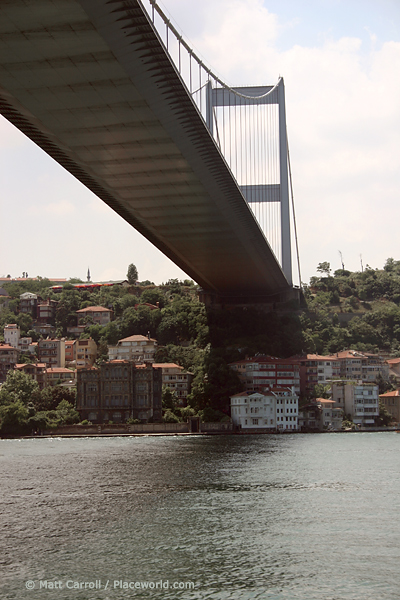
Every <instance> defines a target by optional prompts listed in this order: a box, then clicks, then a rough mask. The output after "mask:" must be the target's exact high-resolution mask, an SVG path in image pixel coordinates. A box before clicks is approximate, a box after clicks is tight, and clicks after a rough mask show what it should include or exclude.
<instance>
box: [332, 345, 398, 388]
mask: <svg viewBox="0 0 400 600" xmlns="http://www.w3.org/2000/svg"><path fill="white" fill-rule="evenodd" d="M335 356H337V358H338V359H339V360H340V378H341V379H350V380H351V379H352V380H357V381H364V382H366V383H368V382H372V381H376V378H377V377H378V375H381V376H382V377H383V379H385V380H388V379H389V364H388V363H387V361H386V360H385V359H384V358H383V357H382V356H379V355H377V354H370V353H366V352H358V351H357V350H344V351H343V352H338V353H337V354H336V355H335Z"/></svg>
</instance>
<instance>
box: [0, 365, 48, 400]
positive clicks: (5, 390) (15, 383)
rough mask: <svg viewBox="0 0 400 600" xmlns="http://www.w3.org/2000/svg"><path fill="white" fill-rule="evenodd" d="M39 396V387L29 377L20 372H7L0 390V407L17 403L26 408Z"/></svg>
mask: <svg viewBox="0 0 400 600" xmlns="http://www.w3.org/2000/svg"><path fill="white" fill-rule="evenodd" d="M38 395H40V391H39V386H38V383H37V381H35V380H34V379H33V378H32V377H31V376H30V375H27V374H26V373H23V372H22V371H9V372H8V373H7V377H6V380H5V382H4V383H3V385H2V386H1V388H0V405H3V406H4V405H9V404H13V403H15V402H17V401H20V402H22V404H23V405H24V406H27V405H28V404H29V403H30V402H34V401H35V399H36V398H37V396H38Z"/></svg>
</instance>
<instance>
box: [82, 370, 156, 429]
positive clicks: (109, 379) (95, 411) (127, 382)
mask: <svg viewBox="0 0 400 600" xmlns="http://www.w3.org/2000/svg"><path fill="white" fill-rule="evenodd" d="M161 391H162V371H161V369H158V368H154V367H153V366H152V365H151V364H150V363H146V364H142V365H138V364H135V363H134V362H133V361H126V360H113V361H109V362H105V363H103V364H102V365H101V366H100V367H98V368H96V367H92V368H88V369H78V371H77V410H78V411H79V414H80V416H81V418H82V419H88V421H91V422H92V423H105V422H108V421H113V422H115V423H122V422H126V421H127V420H128V419H138V420H140V421H141V422H142V423H147V422H148V421H150V420H152V421H161V417H162V412H161Z"/></svg>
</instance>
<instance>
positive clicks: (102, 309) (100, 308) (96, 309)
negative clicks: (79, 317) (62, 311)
mask: <svg viewBox="0 0 400 600" xmlns="http://www.w3.org/2000/svg"><path fill="white" fill-rule="evenodd" d="M76 312H77V313H83V312H112V311H111V310H110V309H109V308H105V307H104V306H88V307H87V308H81V309H80V310H77V311H76Z"/></svg>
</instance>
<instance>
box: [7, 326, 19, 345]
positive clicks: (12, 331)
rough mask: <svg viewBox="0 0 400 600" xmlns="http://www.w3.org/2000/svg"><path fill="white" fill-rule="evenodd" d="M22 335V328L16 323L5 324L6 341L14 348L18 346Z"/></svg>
mask: <svg viewBox="0 0 400 600" xmlns="http://www.w3.org/2000/svg"><path fill="white" fill-rule="evenodd" d="M20 337H21V329H20V328H19V327H18V325H17V324H16V323H10V324H9V325H4V342H5V343H6V344H8V345H9V346H13V348H18V345H19V340H20Z"/></svg>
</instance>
